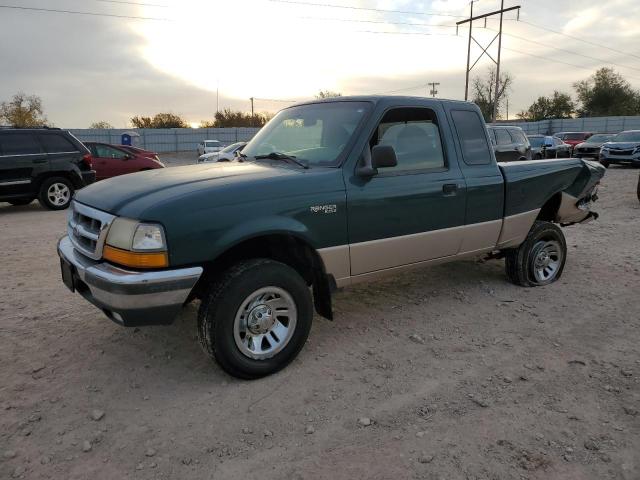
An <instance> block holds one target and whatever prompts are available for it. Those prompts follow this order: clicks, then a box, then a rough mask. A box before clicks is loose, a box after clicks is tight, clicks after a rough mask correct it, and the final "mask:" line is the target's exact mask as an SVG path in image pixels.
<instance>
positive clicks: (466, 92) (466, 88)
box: [456, 0, 474, 101]
mask: <svg viewBox="0 0 640 480" xmlns="http://www.w3.org/2000/svg"><path fill="white" fill-rule="evenodd" d="M473 2H474V0H471V3H470V4H469V5H470V6H471V11H470V12H469V43H468V44H467V74H466V76H465V79H464V99H465V101H466V100H468V99H469V72H470V71H471V69H470V68H469V60H470V59H471V38H472V37H471V29H472V28H473ZM457 34H458V25H457V24H456V35H457Z"/></svg>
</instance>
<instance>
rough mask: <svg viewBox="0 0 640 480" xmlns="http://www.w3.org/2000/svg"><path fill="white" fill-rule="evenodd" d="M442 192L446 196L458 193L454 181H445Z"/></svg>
mask: <svg viewBox="0 0 640 480" xmlns="http://www.w3.org/2000/svg"><path fill="white" fill-rule="evenodd" d="M442 193H444V194H445V195H448V196H453V195H455V194H456V193H458V185H456V184H455V183H445V184H444V185H442Z"/></svg>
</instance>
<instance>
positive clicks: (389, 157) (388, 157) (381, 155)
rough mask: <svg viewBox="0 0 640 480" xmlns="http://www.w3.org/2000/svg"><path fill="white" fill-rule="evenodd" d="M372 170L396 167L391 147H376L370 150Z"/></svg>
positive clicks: (394, 153)
mask: <svg viewBox="0 0 640 480" xmlns="http://www.w3.org/2000/svg"><path fill="white" fill-rule="evenodd" d="M371 163H372V164H373V168H389V167H395V166H397V165H398V159H397V157H396V151H395V150H394V149H393V147H392V146H391V145H376V146H375V147H373V149H371Z"/></svg>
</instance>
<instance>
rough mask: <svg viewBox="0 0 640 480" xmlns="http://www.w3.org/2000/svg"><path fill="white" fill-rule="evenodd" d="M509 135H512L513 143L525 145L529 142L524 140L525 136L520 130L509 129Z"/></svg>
mask: <svg viewBox="0 0 640 480" xmlns="http://www.w3.org/2000/svg"><path fill="white" fill-rule="evenodd" d="M509 135H511V140H513V143H519V144H525V143H527V141H526V140H525V138H524V134H523V133H522V132H521V131H520V130H516V129H515V128H514V129H509Z"/></svg>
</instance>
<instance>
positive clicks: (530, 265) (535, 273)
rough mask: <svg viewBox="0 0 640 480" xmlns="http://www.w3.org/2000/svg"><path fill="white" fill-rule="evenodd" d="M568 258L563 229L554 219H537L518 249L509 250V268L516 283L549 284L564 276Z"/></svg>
mask: <svg viewBox="0 0 640 480" xmlns="http://www.w3.org/2000/svg"><path fill="white" fill-rule="evenodd" d="M566 258H567V244H566V241H565V238H564V234H563V233H562V230H560V228H559V227H558V226H557V225H555V224H553V223H551V222H541V221H537V222H535V223H534V224H533V227H532V228H531V230H530V231H529V234H528V235H527V238H526V239H525V241H524V242H523V243H522V244H521V245H520V246H519V247H518V248H514V249H510V250H507V252H506V256H505V269H506V273H507V276H508V277H509V280H511V281H512V282H513V283H515V284H516V285H521V286H523V287H535V286H542V285H548V284H550V283H553V282H555V281H556V280H557V279H559V278H560V276H561V275H562V271H563V269H564V264H565V261H566Z"/></svg>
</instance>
